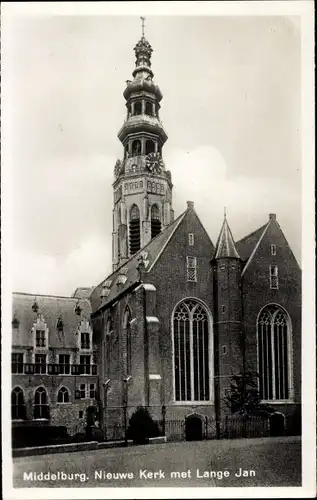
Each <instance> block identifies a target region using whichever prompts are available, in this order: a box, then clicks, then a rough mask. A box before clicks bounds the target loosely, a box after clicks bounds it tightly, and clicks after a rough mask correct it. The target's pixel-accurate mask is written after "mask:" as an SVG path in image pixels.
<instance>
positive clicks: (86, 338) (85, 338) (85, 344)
mask: <svg viewBox="0 0 317 500" xmlns="http://www.w3.org/2000/svg"><path fill="white" fill-rule="evenodd" d="M80 346H81V349H90V334H89V333H88V332H81V334H80Z"/></svg>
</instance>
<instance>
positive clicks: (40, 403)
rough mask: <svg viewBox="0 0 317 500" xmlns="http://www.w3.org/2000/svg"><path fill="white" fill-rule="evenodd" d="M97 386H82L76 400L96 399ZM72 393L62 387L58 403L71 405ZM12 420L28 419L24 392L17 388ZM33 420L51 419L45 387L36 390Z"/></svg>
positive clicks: (58, 395)
mask: <svg viewBox="0 0 317 500" xmlns="http://www.w3.org/2000/svg"><path fill="white" fill-rule="evenodd" d="M96 396H97V394H96V384H80V385H79V388H78V390H76V391H75V399H96ZM70 402H71V401H70V391H69V389H67V387H61V388H60V389H59V391H58V393H57V403H60V404H63V403H70ZM11 418H12V420H25V419H26V405H25V399H24V393H23V390H22V389H21V388H20V387H15V388H14V389H13V390H12V392H11ZM33 418H34V419H37V418H45V419H49V418H50V414H49V405H48V397H47V392H46V389H45V388H44V387H39V388H38V389H36V391H35V394H34V403H33Z"/></svg>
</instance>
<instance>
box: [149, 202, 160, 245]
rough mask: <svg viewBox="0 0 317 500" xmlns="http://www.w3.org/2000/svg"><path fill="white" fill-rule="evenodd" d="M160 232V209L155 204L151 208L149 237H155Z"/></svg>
mask: <svg viewBox="0 0 317 500" xmlns="http://www.w3.org/2000/svg"><path fill="white" fill-rule="evenodd" d="M160 232H161V218H160V210H159V207H158V206H157V205H153V206H152V208H151V238H155V236H157V235H158V234H159V233H160Z"/></svg>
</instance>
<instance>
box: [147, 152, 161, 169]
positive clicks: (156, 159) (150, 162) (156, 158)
mask: <svg viewBox="0 0 317 500" xmlns="http://www.w3.org/2000/svg"><path fill="white" fill-rule="evenodd" d="M145 165H146V168H147V169H148V170H149V171H150V172H151V173H153V174H154V173H157V174H158V173H160V172H161V171H162V170H163V168H164V163H163V160H162V158H161V156H160V154H159V153H149V154H148V155H147V157H146V159H145Z"/></svg>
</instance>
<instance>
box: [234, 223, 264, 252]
mask: <svg viewBox="0 0 317 500" xmlns="http://www.w3.org/2000/svg"><path fill="white" fill-rule="evenodd" d="M267 226H268V223H266V224H265V225H264V226H261V227H260V228H259V229H256V230H255V231H253V232H252V233H249V234H248V235H247V236H244V238H242V239H241V240H239V241H237V243H236V247H237V250H238V252H239V254H240V257H241V259H242V260H244V261H247V260H248V259H249V257H250V255H251V253H252V252H253V250H254V248H255V246H256V244H257V243H258V241H259V240H260V238H261V237H262V235H263V232H264V230H266V228H267Z"/></svg>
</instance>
